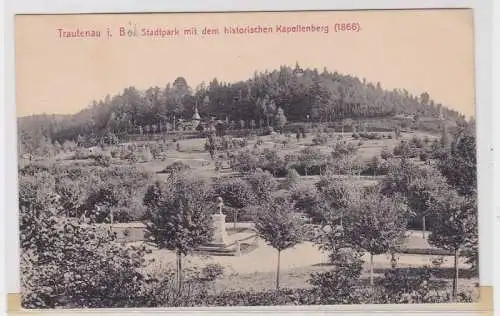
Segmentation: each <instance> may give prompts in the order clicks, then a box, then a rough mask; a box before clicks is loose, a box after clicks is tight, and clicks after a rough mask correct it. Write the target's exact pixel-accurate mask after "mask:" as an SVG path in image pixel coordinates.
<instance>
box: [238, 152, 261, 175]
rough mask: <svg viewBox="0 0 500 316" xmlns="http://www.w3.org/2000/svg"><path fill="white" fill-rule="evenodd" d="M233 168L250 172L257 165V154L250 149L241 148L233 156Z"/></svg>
mask: <svg viewBox="0 0 500 316" xmlns="http://www.w3.org/2000/svg"><path fill="white" fill-rule="evenodd" d="M232 166H233V169H234V170H236V171H240V172H250V171H254V170H255V169H257V167H258V166H259V158H258V156H257V155H256V154H255V153H253V152H251V151H250V150H248V149H247V150H241V151H239V152H238V153H237V154H236V155H235V156H234V158H233V163H232Z"/></svg>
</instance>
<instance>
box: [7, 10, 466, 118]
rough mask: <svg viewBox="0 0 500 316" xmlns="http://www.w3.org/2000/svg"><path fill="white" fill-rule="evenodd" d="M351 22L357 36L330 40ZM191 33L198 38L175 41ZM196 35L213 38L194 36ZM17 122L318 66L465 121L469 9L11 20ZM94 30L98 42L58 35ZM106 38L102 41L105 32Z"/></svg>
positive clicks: (346, 34) (342, 35) (351, 34)
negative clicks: (248, 29) (148, 93)
mask: <svg viewBox="0 0 500 316" xmlns="http://www.w3.org/2000/svg"><path fill="white" fill-rule="evenodd" d="M336 23H356V25H359V26H360V30H359V31H358V32H334V30H333V29H334V25H335V24H336ZM297 24H300V25H311V24H313V25H316V26H328V27H329V32H328V33H324V32H317V33H305V32H304V33H278V32H275V30H276V29H275V28H276V26H277V25H286V26H295V25H297ZM129 25H132V26H135V27H136V29H137V31H138V33H140V32H141V30H142V29H143V28H148V29H153V30H154V29H155V28H162V29H164V30H165V29H174V28H177V29H178V30H179V31H180V34H179V35H173V36H166V37H164V38H158V37H156V38H154V37H128V36H120V28H121V27H127V28H128V27H129ZM247 25H248V26H257V25H264V26H268V27H272V28H273V31H274V32H272V33H267V34H243V35H242V34H238V35H235V34H231V35H227V34H223V29H224V27H229V26H233V27H234V26H240V27H244V26H247ZM191 27H195V28H197V29H198V35H191V36H187V35H186V36H184V35H183V30H184V29H187V28H191ZM205 27H208V28H211V29H219V30H220V33H219V34H218V35H202V34H200V33H201V30H202V29H203V28H205ZM15 29H16V35H15V41H16V44H15V46H16V53H15V58H16V109H17V115H18V116H26V115H31V114H41V113H47V114H52V113H55V114H71V113H76V112H78V111H79V110H81V109H83V108H85V107H87V106H88V105H89V104H91V103H92V101H93V100H99V99H103V98H104V97H105V96H106V95H107V94H110V95H114V94H117V93H121V92H122V91H123V89H124V88H126V87H128V86H135V87H136V88H139V89H146V88H149V87H151V86H160V87H164V86H165V85H166V84H167V83H169V82H172V81H174V80H175V78H177V77H178V76H183V77H184V78H186V80H187V82H188V84H189V85H190V86H191V87H193V88H194V87H196V86H197V85H198V84H200V83H201V82H202V81H204V82H206V83H207V82H209V81H210V80H211V79H212V78H214V77H217V78H218V79H219V80H222V81H226V82H234V81H238V80H245V79H247V78H249V77H251V76H253V73H254V72H255V71H265V70H266V69H267V70H273V69H276V68H279V66H280V65H288V66H292V67H293V66H295V63H296V62H298V63H299V64H300V65H301V66H302V67H303V68H317V69H318V70H322V69H323V68H325V67H326V68H327V69H328V70H330V71H338V72H340V73H344V74H351V75H355V76H358V77H359V78H366V79H367V81H369V82H374V83H376V82H380V83H381V84H382V87H383V88H385V89H391V90H392V89H394V88H400V89H406V90H408V91H409V92H411V93H413V94H416V95H420V94H421V93H422V92H428V93H429V94H430V96H431V98H432V99H434V100H435V101H436V102H437V103H442V104H443V105H445V106H447V107H449V108H452V109H455V110H457V111H459V112H461V113H463V114H465V115H466V116H474V111H475V106H474V102H475V100H474V35H473V34H474V33H473V18H472V11H471V10H449V9H447V10H406V11H401V10H393V11H337V12H335V11H330V12H328V11H323V12H267V13H184V14H114V15H109V14H106V15H104V14H102V15H46V16H28V15H26V16H17V17H16V24H15ZM59 29H61V30H62V31H71V30H73V31H74V30H76V29H79V30H99V31H100V32H101V37H100V38H88V37H87V38H75V37H61V34H62V32H61V31H59ZM108 29H109V31H110V32H111V34H112V37H110V38H108V37H107V34H108V33H107V30H108Z"/></svg>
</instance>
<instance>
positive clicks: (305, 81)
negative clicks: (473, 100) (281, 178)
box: [19, 66, 463, 152]
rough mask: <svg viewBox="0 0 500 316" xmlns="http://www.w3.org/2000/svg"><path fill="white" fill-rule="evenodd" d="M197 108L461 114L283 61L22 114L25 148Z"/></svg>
mask: <svg viewBox="0 0 500 316" xmlns="http://www.w3.org/2000/svg"><path fill="white" fill-rule="evenodd" d="M195 106H196V107H197V108H198V111H199V114H200V115H201V117H202V118H207V117H217V118H219V119H221V120H226V119H228V120H229V121H231V122H237V123H238V125H241V124H240V123H241V121H244V122H245V123H244V126H248V127H251V128H254V127H262V126H267V125H274V126H278V127H280V126H282V125H283V124H285V123H286V122H298V121H312V122H321V121H335V120H343V119H347V120H349V119H360V118H370V117H384V116H390V115H403V116H413V117H414V118H419V117H435V118H438V117H439V116H440V115H441V114H442V115H443V116H444V117H445V118H449V119H452V120H462V119H463V117H462V116H461V115H460V114H459V113H458V112H456V111H453V110H449V109H446V108H444V107H443V106H442V105H440V104H435V103H434V102H433V101H432V100H431V99H430V97H429V95H428V94H427V93H423V94H422V95H421V96H414V95H411V94H410V93H409V92H408V91H406V90H398V89H395V90H392V91H387V90H384V89H382V87H381V85H380V83H376V84H372V83H368V82H366V80H360V79H359V78H357V77H353V76H350V75H342V74H339V73H337V72H333V73H332V72H329V71H326V70H325V71H323V72H321V73H320V72H318V71H317V70H316V69H314V70H309V69H308V70H305V71H304V72H303V74H302V75H301V76H296V75H295V74H294V72H293V69H292V68H290V67H285V66H282V67H280V69H278V70H274V71H272V72H268V71H266V72H264V73H255V74H254V76H253V77H252V78H250V79H248V80H246V81H240V82H236V83H225V82H220V81H219V80H217V79H215V78H214V79H213V80H212V81H211V82H210V83H209V84H208V85H207V84H205V83H201V84H200V85H198V86H197V87H196V88H195V89H192V88H191V87H189V85H188V82H187V81H186V80H185V79H184V78H182V77H178V78H177V79H176V80H175V81H174V82H173V83H172V84H167V85H166V86H165V87H164V88H160V87H151V88H149V89H147V90H145V91H139V90H138V89H136V88H134V87H128V88H126V89H125V90H124V91H123V92H122V93H120V94H116V95H114V96H107V97H106V98H104V99H103V100H100V101H94V102H93V103H92V104H91V105H90V106H89V107H88V108H86V109H84V110H82V111H80V112H79V113H76V114H74V115H35V116H30V117H23V118H20V119H19V127H20V128H19V133H20V140H21V142H20V143H21V144H22V146H23V147H24V149H25V152H30V150H29V149H30V148H29V147H30V146H31V147H32V146H35V147H39V146H42V145H43V144H44V143H45V142H47V141H56V140H57V141H58V142H59V143H61V144H62V142H64V141H66V140H72V141H75V142H76V141H77V140H78V136H79V135H85V137H92V136H94V137H98V138H101V137H103V135H105V134H106V133H107V132H110V131H111V132H113V133H115V134H124V133H126V134H130V133H135V134H139V133H141V134H142V133H157V132H164V131H166V130H169V129H172V128H175V126H176V122H177V121H178V120H179V119H181V120H182V119H184V120H190V119H191V118H192V116H193V113H194V111H195V110H194V109H195Z"/></svg>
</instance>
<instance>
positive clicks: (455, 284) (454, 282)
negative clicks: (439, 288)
mask: <svg viewBox="0 0 500 316" xmlns="http://www.w3.org/2000/svg"><path fill="white" fill-rule="evenodd" d="M453 264H454V267H455V276H454V277H453V289H452V292H451V297H452V300H453V301H456V299H457V289H458V249H455V256H454V260H453Z"/></svg>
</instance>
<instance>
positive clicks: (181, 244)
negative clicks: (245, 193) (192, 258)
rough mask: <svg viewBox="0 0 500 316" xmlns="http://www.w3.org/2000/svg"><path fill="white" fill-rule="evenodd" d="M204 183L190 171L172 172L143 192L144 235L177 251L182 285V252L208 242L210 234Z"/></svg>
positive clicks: (211, 233) (210, 221)
mask: <svg viewBox="0 0 500 316" xmlns="http://www.w3.org/2000/svg"><path fill="white" fill-rule="evenodd" d="M212 198H213V195H212V194H211V193H210V190H209V188H208V187H207V185H206V183H205V182H203V181H202V180H199V179H197V178H195V177H193V176H192V175H188V174H182V175H177V174H174V175H172V176H171V177H170V178H169V179H168V180H167V181H166V182H164V183H162V182H156V183H155V184H154V185H151V186H150V187H149V188H148V190H147V192H146V194H145V196H144V204H145V205H146V207H147V214H146V229H147V232H148V233H147V237H148V239H149V240H150V241H152V242H154V243H155V244H156V245H157V246H158V247H159V248H160V249H168V250H172V251H175V252H176V254H177V282H178V289H179V292H180V291H181V289H182V280H183V278H182V256H183V255H187V254H188V253H189V252H190V251H192V250H193V249H195V248H196V247H198V246H200V245H201V244H203V243H207V242H209V241H210V240H211V238H212V235H213V227H212V220H211V217H210V210H209V207H207V202H209V201H210V200H211V199H212Z"/></svg>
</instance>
